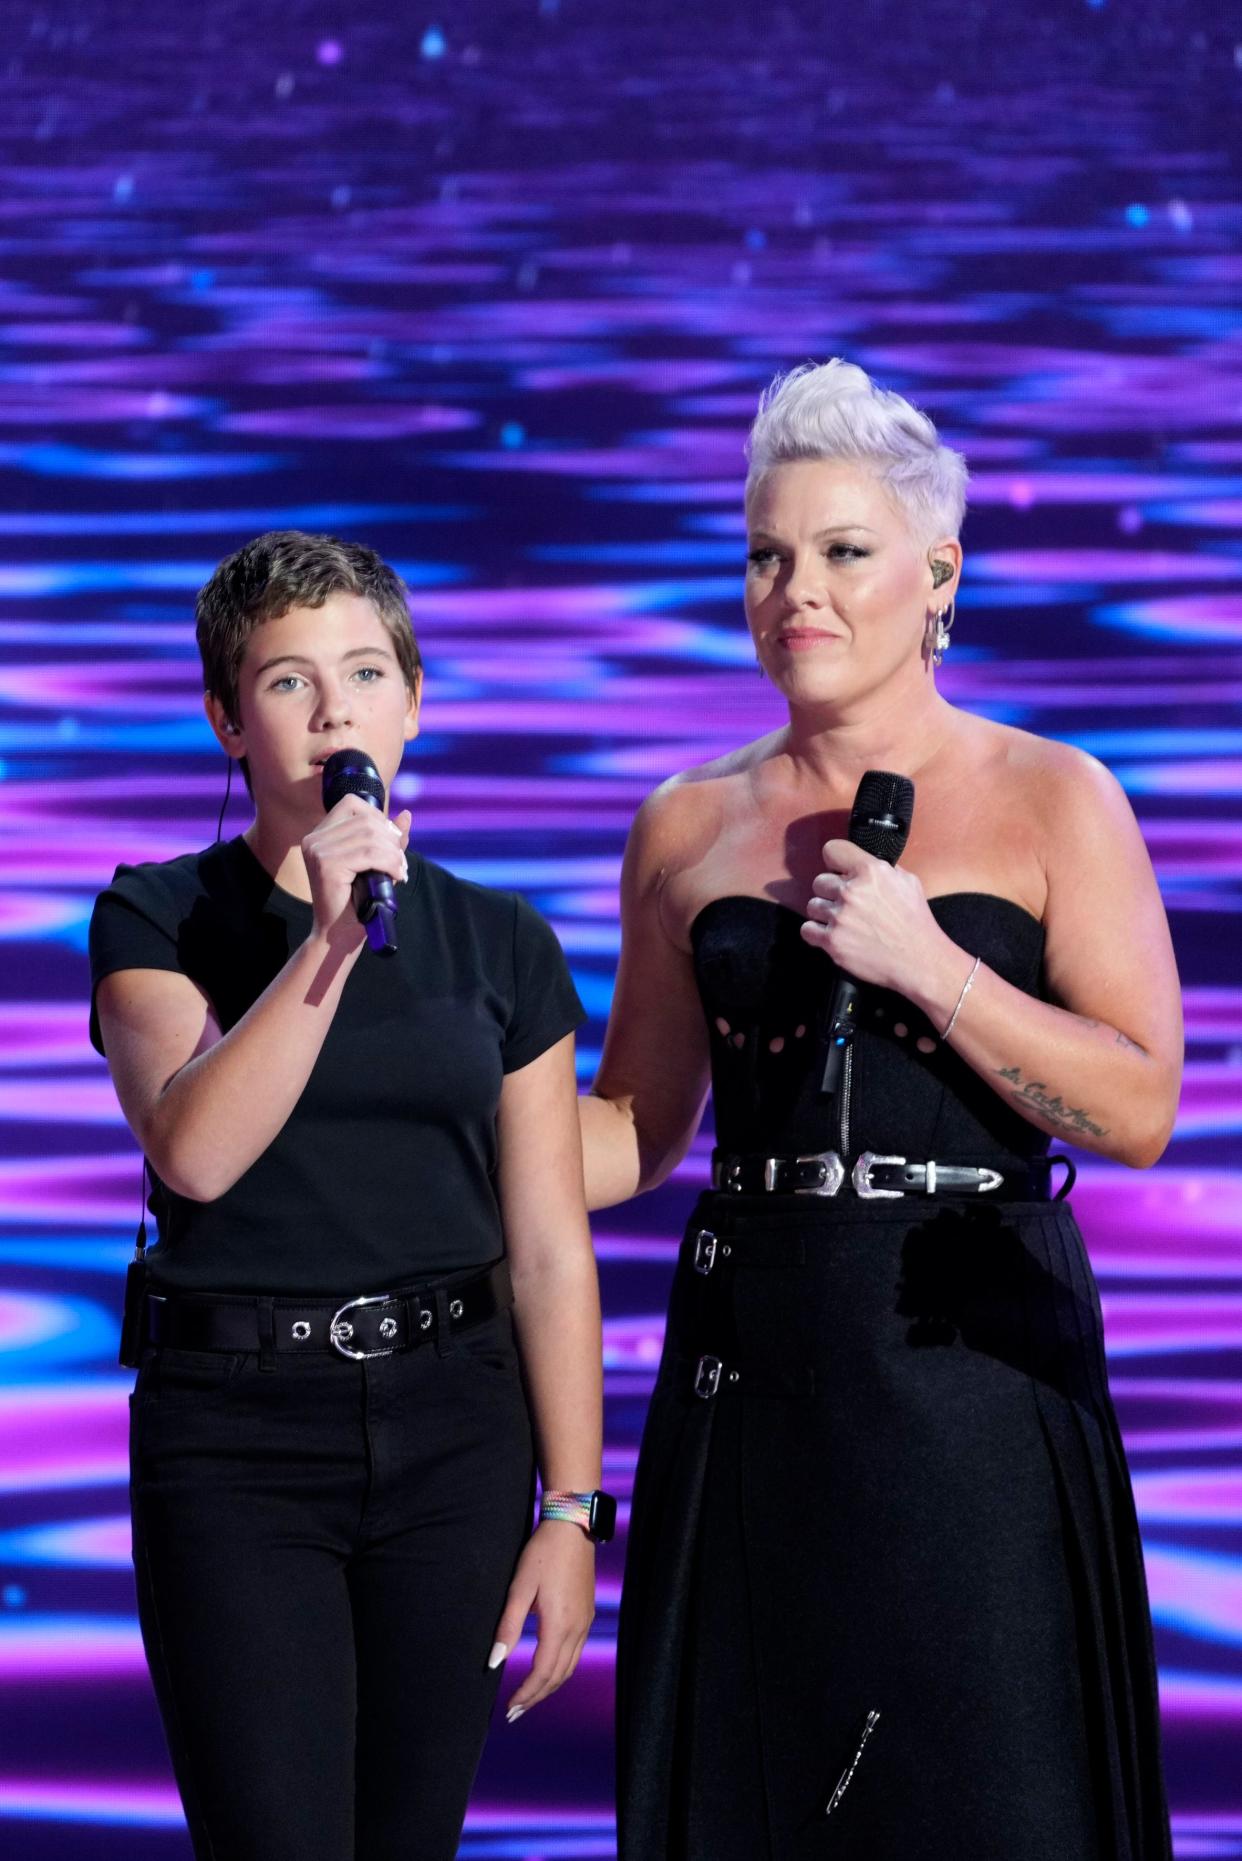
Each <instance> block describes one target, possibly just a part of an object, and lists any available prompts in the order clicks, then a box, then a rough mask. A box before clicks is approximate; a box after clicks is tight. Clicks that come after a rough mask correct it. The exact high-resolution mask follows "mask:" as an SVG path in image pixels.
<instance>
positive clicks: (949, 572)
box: [931, 556, 953, 588]
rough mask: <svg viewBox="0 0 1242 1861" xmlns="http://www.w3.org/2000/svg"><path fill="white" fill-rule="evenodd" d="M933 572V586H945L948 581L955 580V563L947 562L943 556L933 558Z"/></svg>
mask: <svg viewBox="0 0 1242 1861" xmlns="http://www.w3.org/2000/svg"><path fill="white" fill-rule="evenodd" d="M931 572H932V587H933V588H943V587H944V585H945V583H946V582H951V581H952V580H953V564H952V563H951V562H946V561H945V559H944V557H943V556H934V557H933V558H932V565H931Z"/></svg>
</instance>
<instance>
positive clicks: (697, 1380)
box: [694, 1357, 724, 1402]
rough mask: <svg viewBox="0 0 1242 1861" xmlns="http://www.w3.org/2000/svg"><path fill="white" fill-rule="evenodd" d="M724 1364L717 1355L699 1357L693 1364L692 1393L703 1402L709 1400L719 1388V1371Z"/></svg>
mask: <svg viewBox="0 0 1242 1861" xmlns="http://www.w3.org/2000/svg"><path fill="white" fill-rule="evenodd" d="M723 1369H724V1364H723V1363H722V1362H721V1360H720V1358H719V1357H700V1358H699V1361H698V1362H697V1363H696V1364H695V1366H694V1393H695V1395H696V1396H700V1397H701V1398H702V1400H703V1401H704V1402H710V1401H711V1399H712V1397H713V1396H714V1395H715V1394H716V1391H717V1390H718V1389H719V1388H720V1372H721V1371H722V1370H723Z"/></svg>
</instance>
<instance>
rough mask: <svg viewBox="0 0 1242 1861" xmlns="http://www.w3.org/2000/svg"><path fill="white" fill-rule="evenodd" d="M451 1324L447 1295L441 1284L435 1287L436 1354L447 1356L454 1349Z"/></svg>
mask: <svg viewBox="0 0 1242 1861" xmlns="http://www.w3.org/2000/svg"><path fill="white" fill-rule="evenodd" d="M456 1348H457V1346H456V1343H455V1342H454V1339H453V1326H452V1321H451V1320H450V1318H449V1296H448V1294H447V1292H445V1290H444V1288H443V1286H437V1287H436V1356H437V1357H447V1356H448V1354H449V1352H450V1351H452V1350H456Z"/></svg>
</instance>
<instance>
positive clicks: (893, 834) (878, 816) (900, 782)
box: [820, 769, 914, 1093]
mask: <svg viewBox="0 0 1242 1861" xmlns="http://www.w3.org/2000/svg"><path fill="white" fill-rule="evenodd" d="M913 816H914V783H913V782H912V781H911V780H910V778H909V776H908V775H892V774H890V773H889V771H888V770H887V769H868V770H867V771H866V773H865V774H864V776H863V778H862V781H861V782H860V783H859V784H858V789H857V792H856V793H855V795H854V806H853V808H852V809H851V811H850V831H849V838H850V839H851V840H852V841H853V843H854V845H855V846H860V847H861V848H862V849H863V852H864V853H874V855H875V857H876V858H877V859H882V860H883V861H884V862H885V864H886V865H889V866H895V865H896V864H897V861H898V860H899V859H900V858H901V856H902V854H903V853H904V852H905V850H906V841H907V840H908V839H909V838H910V822H911V820H912V819H913ZM857 1005H858V984H857V983H856V982H855V980H854V978H853V976H847V975H846V973H845V971H844V970H843V969H842V970H839V971H838V972H837V983H836V987H835V988H834V989H833V991H832V1001H831V1002H830V1004H829V1007H828V1018H827V1020H826V1021H825V1023H824V1030H825V1031H824V1039H825V1041H826V1043H827V1051H826V1053H825V1055H824V1077H823V1081H822V1083H821V1085H820V1091H821V1092H825V1093H826V1092H835V1091H836V1090H837V1089H838V1087H839V1086H840V1083H841V1068H842V1066H843V1065H844V1063H845V1050H846V1048H847V1047H848V1046H849V1044H850V1042H851V1041H852V1040H853V1038H854V1010H855V1008H856V1007H857Z"/></svg>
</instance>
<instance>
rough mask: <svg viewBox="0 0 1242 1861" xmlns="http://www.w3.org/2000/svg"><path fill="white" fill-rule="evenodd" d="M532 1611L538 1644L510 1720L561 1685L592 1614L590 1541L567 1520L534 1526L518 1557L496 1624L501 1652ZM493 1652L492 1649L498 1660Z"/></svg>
mask: <svg viewBox="0 0 1242 1861" xmlns="http://www.w3.org/2000/svg"><path fill="white" fill-rule="evenodd" d="M532 1611H533V1612H534V1615H535V1617H536V1620H537V1621H538V1623H539V1638H538V1644H537V1646H536V1648H535V1658H534V1660H533V1661H532V1663H531V1669H530V1672H529V1673H528V1674H527V1676H526V1678H525V1680H523V1682H522V1684H521V1686H520V1687H519V1688H518V1690H517V1692H516V1693H515V1694H514V1695H513V1698H512V1699H511V1700H510V1701H509V1706H508V1711H507V1714H506V1717H507V1718H508V1720H509V1723H510V1724H512V1723H513V1721H514V1720H515V1719H517V1718H519V1717H520V1716H521V1714H522V1713H524V1712H526V1711H527V1710H528V1709H529V1708H530V1707H531V1706H537V1705H538V1704H539V1702H540V1700H543V1699H547V1697H548V1695H549V1694H550V1693H555V1692H556V1689H557V1688H558V1687H560V1686H563V1685H564V1684H565V1682H566V1681H567V1680H568V1679H569V1676H570V1674H572V1673H573V1671H574V1668H575V1667H576V1666H577V1665H578V1656H579V1655H580V1654H581V1653H582V1649H583V1646H584V1644H585V1642H586V1638H587V1633H588V1631H589V1629H590V1627H591V1623H592V1621H593V1620H594V1618H595V1546H594V1545H593V1544H592V1543H591V1540H590V1539H589V1538H588V1537H587V1535H586V1533H585V1532H584V1531H583V1530H582V1528H581V1527H580V1526H578V1525H574V1524H571V1523H570V1522H569V1521H568V1520H566V1519H546V1520H545V1521H544V1523H543V1524H542V1525H539V1526H537V1527H536V1529H535V1532H534V1535H533V1536H532V1537H531V1538H530V1539H529V1540H528V1542H527V1545H526V1548H525V1550H524V1551H523V1552H522V1555H521V1557H520V1558H519V1559H518V1566H517V1569H516V1571H515V1572H514V1573H513V1581H512V1583H511V1584H510V1585H509V1594H508V1597H507V1599H506V1601H505V1607H504V1613H503V1615H502V1616H501V1618H500V1621H499V1623H498V1624H497V1628H496V1642H497V1646H498V1647H503V1649H504V1654H506V1655H507V1654H508V1652H509V1650H510V1648H514V1647H516V1646H517V1643H518V1641H519V1639H520V1637H521V1634H522V1628H523V1626H524V1624H525V1622H526V1618H527V1616H528V1615H530V1614H531V1612H532ZM495 1654H496V1650H495V1649H493V1664H494V1665H498V1664H499V1663H498V1662H497V1661H496V1659H495ZM500 1658H501V1659H502V1660H503V1659H504V1655H501V1657H500Z"/></svg>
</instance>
